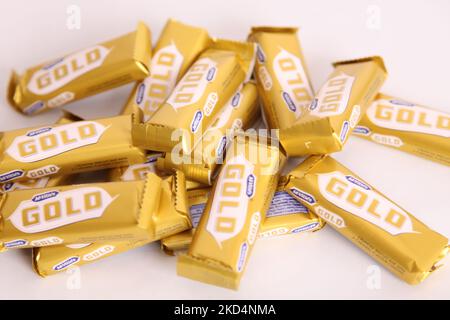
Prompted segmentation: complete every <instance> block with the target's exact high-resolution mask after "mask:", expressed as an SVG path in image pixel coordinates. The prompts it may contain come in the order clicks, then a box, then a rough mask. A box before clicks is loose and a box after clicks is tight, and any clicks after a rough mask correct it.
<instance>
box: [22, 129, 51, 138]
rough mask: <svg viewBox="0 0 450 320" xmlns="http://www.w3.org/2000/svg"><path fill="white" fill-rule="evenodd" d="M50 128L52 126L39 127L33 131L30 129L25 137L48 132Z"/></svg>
mask: <svg viewBox="0 0 450 320" xmlns="http://www.w3.org/2000/svg"><path fill="white" fill-rule="evenodd" d="M50 130H52V128H49V127H47V128H41V129H37V130H34V131H30V132H28V133H27V137H34V136H37V135H40V134H41V133H44V132H49V131H50Z"/></svg>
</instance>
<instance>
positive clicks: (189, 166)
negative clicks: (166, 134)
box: [157, 82, 259, 185]
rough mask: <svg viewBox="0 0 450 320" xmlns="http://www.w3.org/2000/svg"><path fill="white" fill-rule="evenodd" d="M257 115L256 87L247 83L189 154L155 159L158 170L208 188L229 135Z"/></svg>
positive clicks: (250, 122)
mask: <svg viewBox="0 0 450 320" xmlns="http://www.w3.org/2000/svg"><path fill="white" fill-rule="evenodd" d="M258 113H259V105H258V103H257V91H256V85H255V84H254V83H252V82H247V83H246V84H244V86H243V87H242V88H240V89H239V90H238V91H237V92H236V93H235V94H234V95H233V96H232V97H231V98H230V100H229V101H228V102H227V103H226V105H225V106H224V107H223V110H222V111H221V112H220V113H219V114H218V115H217V117H216V119H215V121H214V122H213V123H212V124H211V126H210V127H209V128H208V129H207V130H206V131H205V132H204V134H203V136H202V138H201V141H200V143H199V144H197V146H196V147H195V148H194V150H193V151H192V152H191V153H190V154H188V155H183V153H182V150H180V149H174V150H173V151H172V152H167V153H166V154H165V157H164V158H159V159H158V161H157V166H158V168H159V169H160V170H168V169H179V170H181V171H183V172H184V174H185V175H186V178H187V179H189V180H193V181H198V182H200V183H203V184H206V185H211V184H212V182H213V181H212V180H213V177H214V176H215V174H216V171H217V169H218V167H219V164H221V163H222V162H223V156H224V154H225V151H226V148H227V146H228V145H229V142H230V141H231V139H232V138H233V135H234V134H235V133H236V132H237V131H238V130H246V129H247V128H248V127H249V126H250V125H251V124H252V123H253V122H255V120H256V119H257V118H258Z"/></svg>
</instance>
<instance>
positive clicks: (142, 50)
mask: <svg viewBox="0 0 450 320" xmlns="http://www.w3.org/2000/svg"><path fill="white" fill-rule="evenodd" d="M150 57H151V36H150V31H149V29H148V28H147V26H146V25H145V24H144V23H142V22H140V23H139V24H138V26H137V30H136V31H135V32H132V33H129V34H127V35H124V36H122V37H119V38H116V39H114V40H111V41H107V42H103V43H100V44H97V45H94V46H92V47H89V48H86V49H84V50H81V51H78V52H74V53H71V54H69V55H66V56H64V57H62V58H59V59H55V60H53V61H50V62H47V63H44V64H41V65H39V66H36V67H33V68H30V69H28V70H26V71H25V73H24V74H23V75H21V76H19V75H18V74H17V73H16V72H14V71H13V73H12V75H11V79H10V82H9V88H8V100H9V102H10V104H11V105H12V106H14V107H15V108H16V109H17V110H19V111H21V112H23V113H24V114H27V115H32V114H37V113H41V112H44V111H47V110H50V109H53V108H57V107H61V106H63V105H65V104H67V103H69V102H72V101H75V100H79V99H82V98H85V97H88V96H91V95H94V94H97V93H100V92H103V91H106V90H109V89H112V88H115V87H118V86H121V85H124V84H127V83H129V82H132V81H135V80H140V79H143V78H145V77H146V76H147V75H148V74H149V70H148V63H149V62H150Z"/></svg>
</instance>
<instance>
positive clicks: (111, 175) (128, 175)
mask: <svg viewBox="0 0 450 320" xmlns="http://www.w3.org/2000/svg"><path fill="white" fill-rule="evenodd" d="M162 155H163V154H162V153H159V152H150V153H149V154H148V155H147V160H146V161H145V162H143V163H137V164H133V165H131V166H128V167H119V168H113V169H110V170H109V171H108V181H135V180H143V179H145V177H146V176H147V173H149V172H152V173H156V174H157V173H158V172H157V169H156V161H157V160H158V158H160V157H162Z"/></svg>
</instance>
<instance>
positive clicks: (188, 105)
mask: <svg viewBox="0 0 450 320" xmlns="http://www.w3.org/2000/svg"><path fill="white" fill-rule="evenodd" d="M254 56H255V46H254V45H253V44H251V43H247V42H235V41H227V40H216V41H215V42H214V43H213V44H212V45H211V47H209V48H208V49H207V50H206V51H204V52H203V53H202V54H201V55H200V57H199V58H198V59H197V60H196V61H195V62H194V64H193V65H192V66H191V67H190V68H189V70H188V71H187V72H186V74H185V75H184V76H183V78H182V79H181V80H180V81H179V82H178V84H177V85H176V87H175V89H174V90H173V92H172V93H171V94H170V96H169V98H168V99H167V100H166V101H165V102H164V103H163V104H162V105H161V106H160V107H159V108H158V110H157V111H156V112H155V113H154V114H153V116H152V117H151V118H150V120H149V121H147V122H145V123H143V122H142V121H143V114H142V112H139V113H138V114H136V115H135V117H134V119H133V132H132V133H133V143H134V144H135V145H136V146H139V147H142V148H145V149H148V150H152V151H162V152H171V151H172V149H173V148H174V147H175V146H180V147H181V149H182V150H183V152H184V154H189V153H190V152H191V151H192V150H193V148H194V146H195V145H196V144H197V142H198V141H199V140H200V139H201V137H202V135H203V132H204V131H205V130H206V129H207V128H208V127H209V126H210V125H211V124H212V123H213V121H214V120H215V119H216V117H217V115H218V114H219V113H220V112H221V110H222V107H223V106H224V105H225V103H226V102H227V101H228V100H229V99H230V98H231V96H232V95H233V94H234V93H235V92H236V90H237V89H238V88H239V87H240V86H241V85H242V83H243V82H246V81H247V80H249V78H250V76H251V72H252V70H253V65H254Z"/></svg>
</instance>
